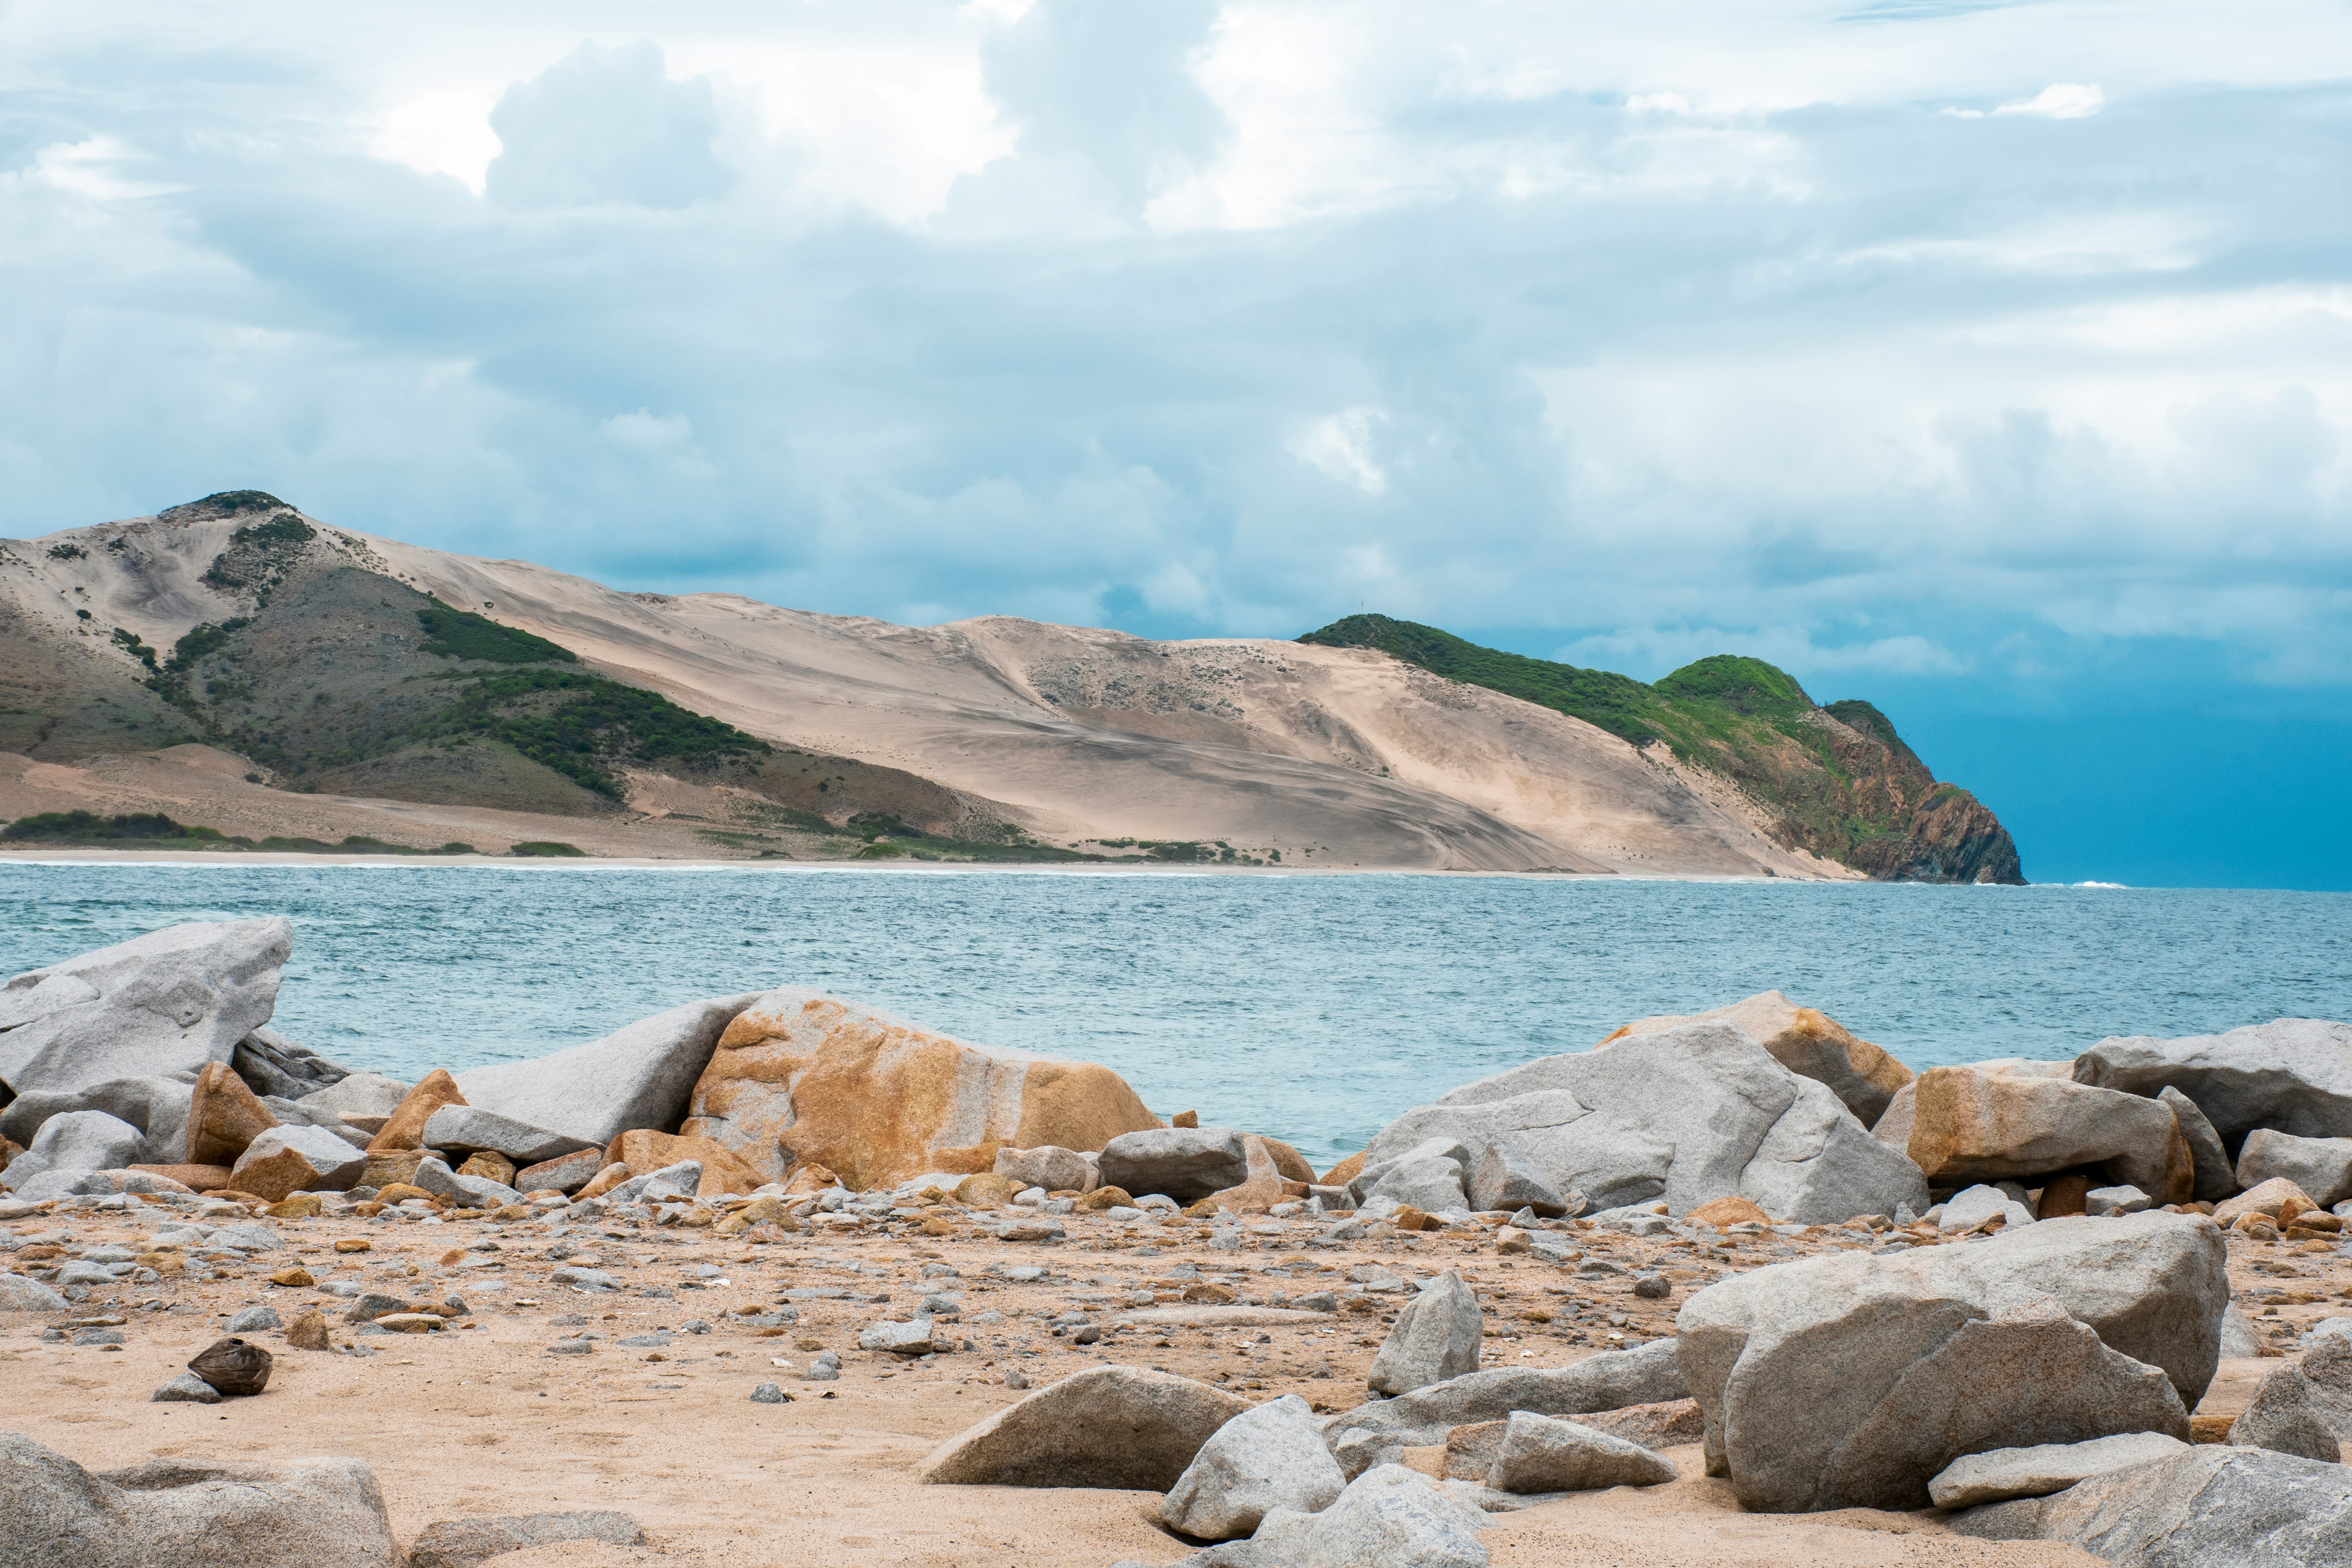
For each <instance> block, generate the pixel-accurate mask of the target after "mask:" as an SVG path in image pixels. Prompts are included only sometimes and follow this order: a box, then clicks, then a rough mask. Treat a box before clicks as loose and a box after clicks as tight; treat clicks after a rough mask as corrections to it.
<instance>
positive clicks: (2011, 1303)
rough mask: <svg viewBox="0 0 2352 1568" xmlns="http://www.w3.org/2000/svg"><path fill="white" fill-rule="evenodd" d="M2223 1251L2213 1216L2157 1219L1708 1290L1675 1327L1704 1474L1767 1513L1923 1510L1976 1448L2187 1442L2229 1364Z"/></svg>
mask: <svg viewBox="0 0 2352 1568" xmlns="http://www.w3.org/2000/svg"><path fill="white" fill-rule="evenodd" d="M2227 1260H2228V1249H2227V1247H2226V1246H2225V1245H2224V1243H2223V1242H2222V1239H2221V1232H2220V1230H2219V1229H2217V1228H2216V1227H2215V1226H2213V1225H2212V1224H2211V1223H2210V1222H2209V1221H2207V1220H2205V1219H2204V1218H2202V1217H2201V1216H2198V1215H2170V1214H2148V1215H2134V1216H2132V1217H2131V1218H2128V1219H2108V1220H2099V1219H2073V1220H2064V1221H2054V1220H2053V1221H2045V1222H2043V1223H2042V1224H2039V1225H2032V1226H2024V1227H2022V1228H2021V1229H2019V1230H2016V1231H2011V1232H2004V1233H2003V1234H2002V1235H2001V1236H2000V1237H1998V1238H1996V1239H1994V1240H1992V1241H1989V1242H1982V1243H1977V1244H1972V1245H1969V1246H1964V1247H1931V1248H1925V1249H1920V1250H1916V1251H1911V1252H1904V1253H1897V1254H1893V1255H1889V1256H1885V1257H1873V1256H1871V1255H1868V1254H1863V1253H1845V1254H1842V1255H1838V1256H1835V1257H1825V1258H1810V1259H1806V1260H1804V1261H1801V1262H1797V1263H1790V1264H1782V1265H1778V1266H1775V1267H1772V1268H1760V1269H1758V1270H1756V1271H1754V1272H1753V1273H1750V1274H1746V1275H1742V1276H1739V1277H1738V1278H1736V1279H1728V1280H1726V1281H1724V1282H1722V1283H1721V1284H1717V1285H1713V1286H1710V1287H1708V1288H1707V1289H1704V1290H1701V1291H1699V1292H1698V1293H1697V1294H1696V1295H1694V1296H1693V1297H1692V1298H1691V1299H1690V1300H1689V1301H1688V1302H1687V1303H1685V1306H1684V1307H1683V1310H1682V1312H1681V1315H1680V1317H1679V1319H1678V1320H1677V1322H1676V1327H1677V1330H1678V1331H1679V1339H1678V1341H1677V1344H1678V1347H1679V1352H1678V1353H1679V1356H1680V1360H1681V1363H1682V1366H1683V1369H1684V1371H1685V1373H1686V1374H1687V1375H1688V1377H1689V1380H1690V1392H1691V1394H1693V1395H1694V1396H1696V1398H1697V1400H1698V1402H1699V1405H1700V1407H1701V1409H1702V1410H1703V1411H1704V1412H1705V1413H1706V1448H1707V1458H1708V1464H1709V1469H1710V1472H1711V1473H1715V1474H1726V1473H1727V1474H1728V1475H1729V1476H1730V1478H1731V1483H1732V1489H1733V1490H1734V1492H1735V1493H1736V1494H1737V1495H1738V1498H1739V1500H1740V1501H1741V1502H1742V1503H1743V1504H1744V1505H1745V1506H1747V1507H1748V1508H1750V1509H1753V1510H1758V1511H1761V1512H1776V1513H1777V1512H1794V1511H1806V1510H1816V1509H1828V1508H1843V1507H1872V1508H1888V1509H1915V1508H1921V1507H1924V1506H1926V1502H1927V1481H1928V1480H1929V1479H1930V1478H1932V1477H1934V1476H1935V1475H1937V1473H1939V1472H1940V1471H1941V1470H1943V1468H1945V1467H1946V1466H1947V1465H1948V1464H1950V1463H1951V1461H1952V1460H1953V1459H1955V1458H1958V1457H1959V1456H1961V1455H1962V1454H1967V1453H1971V1452H1976V1451H1979V1450H1982V1449H1986V1448H1993V1447H2029V1446H2032V1445H2035V1444H2041V1443H2071V1442H2080V1441H2083V1440H2084V1439H2087V1438H2092V1437H2102V1436H2111V1435H2113V1434H2115V1433H2118V1432H2133V1431H2164V1432H2168V1433H2170V1434H2172V1435H2173V1436H2179V1437H2182V1438H2184V1439H2185V1438H2186V1437H2187V1436H2188V1435H2189V1423H2188V1410H2189V1408H2190V1407H2192V1406H2193V1405H2195V1404H2196V1402H2197V1400H2198V1399H2199V1398H2200V1397H2202V1395H2203V1394H2204V1392H2205V1388H2206V1385H2207V1384H2208V1383H2210V1381H2211V1378H2212V1375H2213V1371H2214V1368H2215V1366H2216V1365H2217V1363H2218V1360H2219V1357H2218V1355H2217V1351H2218V1348H2219V1343H2220V1338H2221V1313H2222V1310H2223V1308H2224V1307H2226V1305H2227V1304H2228V1300H2229V1279H2228V1274H2227V1268H2226V1265H2227ZM1824 1367H1833V1368H1835V1369H1836V1372H1835V1375H1834V1377H1833V1378H1824V1376H1823V1375H1822V1368H1824Z"/></svg>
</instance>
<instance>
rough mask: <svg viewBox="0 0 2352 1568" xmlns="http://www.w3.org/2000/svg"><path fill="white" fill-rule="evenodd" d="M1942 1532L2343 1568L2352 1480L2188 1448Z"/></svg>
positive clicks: (2144, 1558)
mask: <svg viewBox="0 0 2352 1568" xmlns="http://www.w3.org/2000/svg"><path fill="white" fill-rule="evenodd" d="M2240 1032H2242V1031H2240ZM2192 1087H2193V1086H2192ZM1951 1529H1952V1531H1953V1532H1954V1533H1955V1534H1958V1535H1968V1536H1975V1537H1978V1538H1979V1539H1983V1540H1990V1541H2035V1540H2039V1541H2062V1542H2069V1543H2071V1544H2073V1545H2075V1546H2079V1547H2081V1548H2082V1549H2083V1550H2084V1551H2085V1552H2091V1553H2092V1554H2094V1555H2095V1556H2098V1557H2101V1558H2104V1559H2105V1560H2106V1561H2107V1562H2108V1563H2113V1564H2115V1565H2116V1568H2290V1565H2293V1568H2302V1565H2304V1564H2317V1563H2352V1473H2347V1470H2346V1469H2345V1468H2344V1467H2343V1466H2341V1465H2323V1464H2319V1463H2317V1462H2315V1461H2314V1460H2310V1459H2299V1458H2294V1456H2293V1455H2290V1454H2277V1453H2273V1452H2271V1451H2270V1450H2268V1449H2265V1448H2234V1447H2223V1446H2221V1445H2219V1444H2206V1445H2199V1446H2196V1447H2190V1448H2189V1450H2188V1451H2187V1452H2186V1453H2180V1454H2175V1455H2174V1456H2173V1457H2172V1458H2168V1459H2162V1460H2158V1461H2157V1462H2156V1463H2153V1464H2144V1465H2135V1466H2132V1467H2131V1468H2128V1469H2121V1470H2110V1471H2108V1472H2107V1473H2105V1474H2104V1475H2096V1476H2091V1477H2088V1478H2086V1479H2084V1480H2081V1481H2079V1482H2077V1483H2076V1484H2074V1486H2071V1487H2068V1488H2067V1489H2065V1490H2063V1491H2061V1492H2056V1493H2053V1494H2052V1495H2050V1496H2048V1497H2040V1498H2021V1499H2019V1500H2016V1501H2014V1502H2000V1503H1989V1504H1987V1505H1985V1506H1984V1507H1982V1508H1972V1509H1969V1510H1967V1511H1966V1512H1963V1513H1958V1514H1955V1515H1954V1516H1953V1517H1952V1521H1951Z"/></svg>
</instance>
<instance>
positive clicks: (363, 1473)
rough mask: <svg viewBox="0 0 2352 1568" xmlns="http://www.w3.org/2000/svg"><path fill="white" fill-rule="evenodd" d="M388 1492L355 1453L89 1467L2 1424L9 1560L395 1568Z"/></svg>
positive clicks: (4, 1555)
mask: <svg viewBox="0 0 2352 1568" xmlns="http://www.w3.org/2000/svg"><path fill="white" fill-rule="evenodd" d="M402 1561H403V1558H402V1555H401V1552H400V1548H399V1547H398V1545H397V1544H396V1543H395V1542H394V1540H393V1535H392V1526H391V1523H390V1521H388V1520H387V1519H386V1517H385V1515H384V1507H383V1491H382V1489H379V1488H378V1487H377V1485H376V1482H375V1477H374V1475H373V1472H371V1471H370V1470H369V1468H367V1466H366V1464H365V1463H363V1462H362V1461H361V1460H358V1459H292V1460H288V1461H286V1462H284V1463H280V1464H268V1465H254V1464H226V1463H216V1462H213V1461H194V1460H181V1459H150V1460H147V1461H146V1462H145V1463H143V1464H138V1465H133V1466H131V1468H129V1469H124V1470H108V1471H102V1472H95V1473H94V1472H92V1471H89V1470H86V1469H84V1468H82V1467H81V1466H79V1465H78V1464H75V1463H74V1462H73V1461H72V1460H71V1459H68V1458H66V1457H65V1456H64V1455H62V1454H59V1453H58V1452H56V1451H55V1450H53V1449H50V1448H47V1447H43V1446H42V1445H40V1444H39V1443H37V1442H35V1441H33V1440H32V1439H31V1438H30V1437H26V1436H21V1435H19V1434H17V1433H15V1432H0V1562H5V1563H7V1564H8V1565H9V1568H158V1565H159V1564H163V1563H169V1564H170V1565H171V1568H279V1565H283V1568H400V1564H401V1563H402Z"/></svg>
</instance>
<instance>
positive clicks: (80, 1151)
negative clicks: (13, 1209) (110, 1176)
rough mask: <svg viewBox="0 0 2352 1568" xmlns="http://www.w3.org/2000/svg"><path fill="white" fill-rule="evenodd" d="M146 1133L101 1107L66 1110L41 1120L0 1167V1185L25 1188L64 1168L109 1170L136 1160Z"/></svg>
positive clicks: (71, 1169) (66, 1170)
mask: <svg viewBox="0 0 2352 1568" xmlns="http://www.w3.org/2000/svg"><path fill="white" fill-rule="evenodd" d="M146 1146H147V1139H146V1135H145V1134H144V1133H142V1132H141V1131H139V1129H137V1128H136V1127H133V1126H131V1123H129V1122H128V1121H122V1120H121V1119H120V1118H119V1117H113V1116H109V1115H108V1114H107V1113H106V1112H104V1111H103V1110H69V1111H68V1112H66V1113H65V1114H64V1115H63V1116H52V1117H50V1118H49V1119H48V1120H47V1121H44V1122H42V1123H41V1130H40V1131H38V1132H37V1133H36V1134H34V1137H33V1142H32V1143H31V1144H30V1145H29V1146H28V1147H27V1148H26V1151H25V1152H23V1153H22V1154H19V1155H17V1156H16V1158H15V1159H14V1160H11V1161H10V1162H8V1168H7V1169H6V1170H5V1171H0V1186H5V1187H6V1188H8V1189H9V1190H10V1191H11V1192H16V1191H20V1190H23V1189H25V1188H26V1186H27V1185H28V1184H30V1183H31V1182H32V1181H33V1180H34V1178H36V1177H37V1176H44V1175H48V1174H52V1173H64V1172H68V1171H72V1172H81V1171H112V1170H119V1169H121V1167H123V1166H125V1165H128V1164H131V1163H132V1162H134V1161H136V1160H137V1159H138V1158H139V1156H140V1152H141V1151H142V1150H143V1149H144V1148H145V1147H146Z"/></svg>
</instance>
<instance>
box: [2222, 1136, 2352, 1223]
mask: <svg viewBox="0 0 2352 1568" xmlns="http://www.w3.org/2000/svg"><path fill="white" fill-rule="evenodd" d="M2275 1176H2284V1177H2285V1178H2286V1179H2287V1180H2288V1181H2290V1182H2293V1183H2294V1184H2295V1185H2296V1186H2298V1187H2301V1188H2302V1189H2303V1190H2304V1191H2305V1193H2308V1194H2310V1195H2311V1201H2312V1202H2313V1203H2315V1204H2317V1205H2319V1206H2320V1207H2321V1208H2334V1207H2335V1206H2336V1205H2337V1204H2340V1203H2342V1202H2343V1201H2344V1200H2345V1199H2346V1198H2352V1138H2298V1137H2296V1136H2295V1135H2294V1133H2292V1132H2279V1131H2273V1130H2272V1129H2270V1128H2268V1127H2257V1128H2255V1129H2254V1130H2253V1131H2252V1132H2249V1133H2247V1134H2246V1142H2245V1144H2244V1146H2243V1147H2242V1148H2241V1149H2240V1150H2239V1151H2238V1170H2237V1177H2238V1185H2240V1186H2241V1187H2259V1186H2261V1185H2262V1184H2263V1183H2264V1182H2267V1181H2269V1180H2271V1179H2272V1178H2273V1177H2275Z"/></svg>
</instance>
